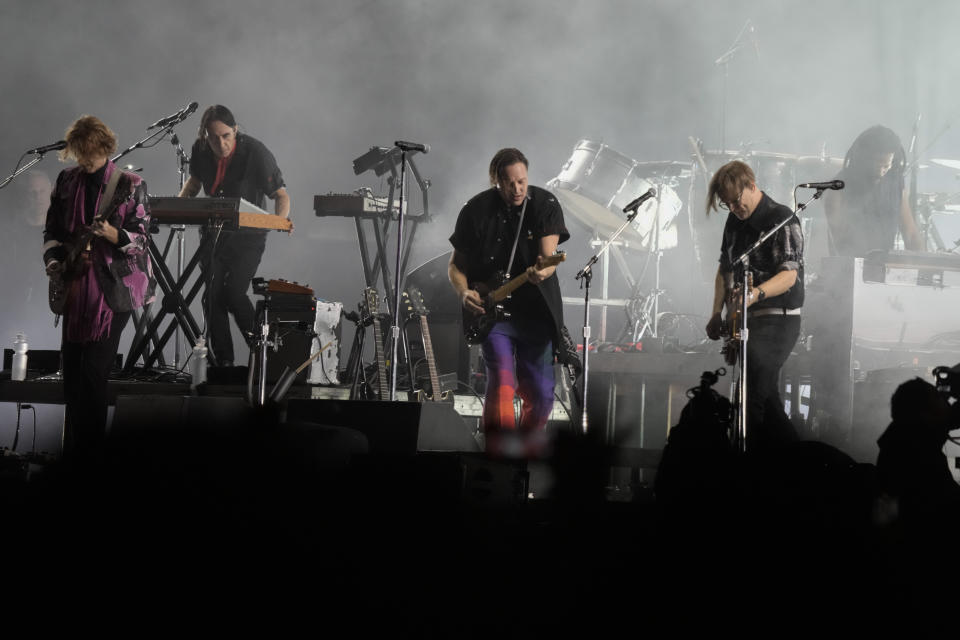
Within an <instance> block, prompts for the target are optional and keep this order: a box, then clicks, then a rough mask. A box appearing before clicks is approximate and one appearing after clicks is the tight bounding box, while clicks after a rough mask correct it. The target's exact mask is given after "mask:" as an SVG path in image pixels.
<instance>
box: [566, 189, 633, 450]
mask: <svg viewBox="0 0 960 640" xmlns="http://www.w3.org/2000/svg"><path fill="white" fill-rule="evenodd" d="M651 191H652V190H651ZM641 204H642V198H637V199H636V200H634V201H633V202H631V203H630V204H629V205H627V206H626V207H625V208H624V213H627V212H628V211H629V212H630V215H628V216H627V219H626V220H624V221H623V224H621V225H620V228H619V229H617V230H616V231H614V232H613V235H611V236H610V237H609V238H608V239H607V241H606V242H605V243H604V244H603V246H602V247H600V250H599V251H597V253H595V254H593V256H591V257H590V259H589V260H587V263H586V264H585V265H583V268H582V269H580V271H578V272H577V276H576V280H581V281H582V282H581V284H580V286H581V287H582V288H583V290H584V293H583V387H582V388H581V389H580V399H581V402H580V427H581V429H582V430H583V433H584V434H586V433H587V429H588V428H589V424H588V418H587V383H588V381H589V379H590V281H591V280H592V279H593V265H595V264H596V263H597V261H598V260H599V259H600V256H602V255H604V254H605V253H606V252H607V249H609V248H610V246H611V245H612V244H613V241H614V240H616V239H617V238H618V237H619V236H620V234H621V233H623V231H624V229H626V228H627V226H628V225H629V224H630V223H631V222H633V219H634V218H635V217H636V216H637V212H638V211H639V210H640V205H641ZM631 209H632V210H631Z"/></svg>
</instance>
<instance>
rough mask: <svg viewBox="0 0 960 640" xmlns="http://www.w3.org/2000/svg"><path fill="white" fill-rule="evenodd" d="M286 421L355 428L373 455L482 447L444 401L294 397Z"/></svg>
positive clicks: (470, 450)
mask: <svg viewBox="0 0 960 640" xmlns="http://www.w3.org/2000/svg"><path fill="white" fill-rule="evenodd" d="M287 422H289V423H293V422H313V423H316V424H322V425H329V426H336V427H349V428H351V429H356V430H357V431H360V432H361V433H363V435H365V436H366V437H367V441H368V442H369V445H370V453H371V454H392V455H408V454H414V453H416V452H417V451H466V452H477V451H480V446H479V444H478V443H477V440H476V438H475V437H474V435H473V433H472V432H471V430H470V428H469V427H468V426H467V424H466V423H465V422H464V421H463V418H461V417H460V414H458V413H457V412H456V411H454V408H453V405H451V404H448V403H445V402H422V403H421V402H386V401H379V400H301V399H291V400H290V401H289V402H288V404H287Z"/></svg>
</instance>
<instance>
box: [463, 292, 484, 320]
mask: <svg viewBox="0 0 960 640" xmlns="http://www.w3.org/2000/svg"><path fill="white" fill-rule="evenodd" d="M460 306H462V307H463V308H464V309H466V310H468V311H470V312H472V313H473V314H474V315H478V316H479V315H481V314H483V313H485V312H486V309H484V308H483V298H481V297H480V294H479V293H477V291H476V289H467V290H465V291H464V292H463V293H461V294H460Z"/></svg>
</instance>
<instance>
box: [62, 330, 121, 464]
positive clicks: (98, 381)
mask: <svg viewBox="0 0 960 640" xmlns="http://www.w3.org/2000/svg"><path fill="white" fill-rule="evenodd" d="M130 315H131V313H130V312H129V311H127V312H125V313H114V314H113V322H112V323H111V324H110V335H109V336H107V337H106V338H104V339H103V340H100V341H98V342H83V343H80V342H67V340H66V338H64V340H63V343H62V345H61V356H62V357H63V395H64V402H65V404H66V412H65V420H64V447H63V449H64V451H63V453H64V457H69V458H75V459H76V458H83V459H89V458H90V457H91V456H95V455H96V454H97V453H98V452H99V451H100V449H101V447H102V446H103V440H104V436H105V435H106V428H107V404H108V402H109V399H108V396H107V379H108V377H109V375H110V369H111V368H112V367H113V365H114V361H115V360H116V357H117V350H118V349H119V346H120V336H121V334H122V333H123V328H124V327H125V326H126V325H127V321H128V320H130ZM63 325H64V331H66V325H67V323H66V322H64V323H63Z"/></svg>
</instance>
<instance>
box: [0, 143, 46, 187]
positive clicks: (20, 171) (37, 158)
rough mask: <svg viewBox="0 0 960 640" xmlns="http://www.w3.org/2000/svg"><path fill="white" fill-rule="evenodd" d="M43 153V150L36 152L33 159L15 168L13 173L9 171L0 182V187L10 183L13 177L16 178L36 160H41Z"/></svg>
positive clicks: (36, 161)
mask: <svg viewBox="0 0 960 640" xmlns="http://www.w3.org/2000/svg"><path fill="white" fill-rule="evenodd" d="M44 153H46V152H45V151H43V152H40V153H38V154H37V157H36V158H34V159H33V160H31V161H30V162H28V163H27V164H25V165H23V166H22V167H20V168H19V169H17V170H16V171H14V172H13V173H11V174H10V175H9V176H7V177H6V178H5V179H4V180H3V182H0V189H3V188H4V187H5V186H7V185H8V184H10V183H11V182H13V179H14V178H16V177H17V176H18V175H20V174H21V173H23V172H24V171H26V170H27V169H29V168H30V167H32V166H33V165H35V164H37V163H38V162H40V161H41V160H43V155H44ZM24 155H26V154H24ZM20 159H21V160H23V156H20Z"/></svg>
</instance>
